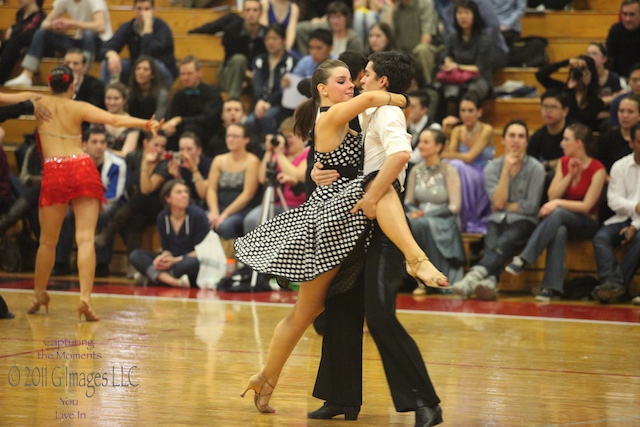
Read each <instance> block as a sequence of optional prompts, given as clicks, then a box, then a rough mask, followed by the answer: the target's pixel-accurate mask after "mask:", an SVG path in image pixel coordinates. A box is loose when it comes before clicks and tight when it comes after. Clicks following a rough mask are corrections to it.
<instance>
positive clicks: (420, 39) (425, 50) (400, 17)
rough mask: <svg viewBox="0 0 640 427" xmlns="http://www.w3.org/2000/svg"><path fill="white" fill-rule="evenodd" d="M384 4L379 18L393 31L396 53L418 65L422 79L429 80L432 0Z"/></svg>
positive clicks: (433, 52) (434, 31)
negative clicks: (397, 51)
mask: <svg viewBox="0 0 640 427" xmlns="http://www.w3.org/2000/svg"><path fill="white" fill-rule="evenodd" d="M393 3H395V4H388V5H387V6H386V9H385V11H384V12H383V14H382V16H381V17H380V19H381V21H382V22H386V23H387V24H389V25H391V27H392V28H393V33H394V36H395V40H396V43H397V45H398V47H399V48H400V50H402V51H403V52H405V53H407V54H409V55H413V56H414V57H415V58H416V60H417V62H419V63H420V66H421V68H422V71H423V74H424V78H425V80H426V81H427V82H428V83H431V82H432V81H433V75H434V73H435V69H436V56H437V53H438V47H436V36H437V35H438V14H437V13H436V10H435V7H434V4H433V0H397V1H395V2H393Z"/></svg>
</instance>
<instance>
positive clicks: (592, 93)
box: [536, 55, 605, 130]
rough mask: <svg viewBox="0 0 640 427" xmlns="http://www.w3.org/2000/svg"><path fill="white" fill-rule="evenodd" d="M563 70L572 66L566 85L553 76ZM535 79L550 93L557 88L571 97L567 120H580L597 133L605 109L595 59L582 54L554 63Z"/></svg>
mask: <svg viewBox="0 0 640 427" xmlns="http://www.w3.org/2000/svg"><path fill="white" fill-rule="evenodd" d="M563 67H569V78H568V79H567V81H566V82H563V81H561V80H556V79H554V78H552V77H551V75H552V74H553V73H555V72H557V71H558V70H560V68H563ZM536 79H537V80H538V82H540V84H541V85H542V86H544V87H545V89H547V90H548V89H553V88H555V89H558V90H561V91H563V92H566V93H567V94H568V95H569V101H570V102H569V114H568V115H567V120H569V121H571V122H573V121H578V122H580V123H584V124H585V125H587V126H589V127H590V128H591V130H598V128H599V124H600V121H599V120H598V114H599V113H600V112H601V111H603V110H604V109H605V105H604V102H603V101H602V100H601V99H600V97H599V96H598V91H599V83H598V70H597V69H596V63H595V61H594V60H593V58H591V57H590V56H588V55H580V56H578V57H576V58H570V59H565V60H564V61H560V62H554V63H552V64H549V65H547V66H545V67H542V68H540V69H539V70H538V71H537V72H536Z"/></svg>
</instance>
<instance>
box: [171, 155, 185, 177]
mask: <svg viewBox="0 0 640 427" xmlns="http://www.w3.org/2000/svg"><path fill="white" fill-rule="evenodd" d="M168 169H169V173H170V174H171V175H173V177H174V178H175V179H182V175H180V164H179V163H178V162H176V161H175V160H173V159H171V160H169V166H168Z"/></svg>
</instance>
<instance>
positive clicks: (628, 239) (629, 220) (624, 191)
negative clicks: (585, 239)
mask: <svg viewBox="0 0 640 427" xmlns="http://www.w3.org/2000/svg"><path fill="white" fill-rule="evenodd" d="M631 141H632V142H631V145H632V147H633V152H632V153H631V154H628V155H626V156H625V157H623V158H622V159H620V160H618V161H617V162H615V163H614V164H613V167H612V168H611V179H610V181H609V188H608V190H607V202H608V204H609V207H610V208H611V210H613V212H615V215H614V216H613V217H611V218H609V219H608V220H606V221H605V222H604V225H603V226H602V227H601V228H600V230H598V232H597V233H596V235H595V237H594V238H593V253H594V258H595V261H596V269H597V271H598V281H599V282H600V284H599V285H598V286H596V288H595V289H594V290H593V293H592V295H593V297H594V298H595V299H596V300H598V301H600V302H601V303H608V302H615V301H616V300H618V299H621V298H623V297H624V296H633V295H629V294H628V292H629V285H630V284H631V281H632V280H633V275H634V274H635V273H636V271H637V270H638V267H640V234H638V229H640V185H638V182H639V181H640V174H639V173H638V170H639V169H640V125H638V124H636V125H635V126H633V127H632V128H631ZM620 245H625V246H626V252H625V254H624V255H623V257H622V260H621V261H620V263H618V260H617V258H616V254H615V248H616V247H618V246H620ZM633 303H634V304H640V297H637V296H636V297H635V298H634V299H633Z"/></svg>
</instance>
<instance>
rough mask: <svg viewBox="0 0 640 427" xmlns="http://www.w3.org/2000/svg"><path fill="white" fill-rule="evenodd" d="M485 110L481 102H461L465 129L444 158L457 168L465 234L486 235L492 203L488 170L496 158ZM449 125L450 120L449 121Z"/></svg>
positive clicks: (458, 130)
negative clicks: (486, 170) (485, 177)
mask: <svg viewBox="0 0 640 427" xmlns="http://www.w3.org/2000/svg"><path fill="white" fill-rule="evenodd" d="M480 117H482V108H481V105H480V103H479V102H478V100H477V98H475V97H473V96H472V95H471V94H467V95H465V96H464V97H463V98H462V100H461V101H460V121H461V125H459V126H456V127H454V128H453V130H452V131H451V136H450V137H449V143H448V144H447V146H446V147H445V149H444V150H443V152H442V154H441V157H442V158H443V159H447V161H448V162H449V163H451V164H452V165H454V166H455V167H456V169H457V170H458V174H459V175H460V181H461V186H462V208H461V211H460V220H461V221H462V230H463V231H466V232H468V233H486V232H487V225H488V222H489V219H488V218H489V215H491V203H490V202H489V197H488V196H487V190H486V189H485V187H484V172H483V171H484V167H485V166H486V165H487V163H489V160H491V159H493V157H494V156H495V146H494V143H493V127H491V125H489V124H487V123H483V122H481V121H480ZM447 121H448V120H447Z"/></svg>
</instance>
